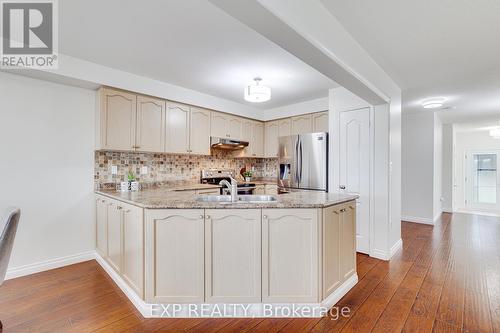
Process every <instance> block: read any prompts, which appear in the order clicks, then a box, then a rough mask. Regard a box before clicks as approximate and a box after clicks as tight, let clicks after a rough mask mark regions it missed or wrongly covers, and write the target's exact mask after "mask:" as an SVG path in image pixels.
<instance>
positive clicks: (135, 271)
mask: <svg viewBox="0 0 500 333" xmlns="http://www.w3.org/2000/svg"><path fill="white" fill-rule="evenodd" d="M121 206H122V207H123V209H122V210H123V225H122V231H123V252H122V258H123V259H122V263H123V266H122V276H123V278H124V279H125V281H126V282H127V283H128V284H129V285H130V286H131V287H132V289H134V291H135V292H136V293H137V294H138V295H139V296H140V297H141V298H142V297H143V296H144V242H143V239H144V228H143V219H142V212H143V211H142V209H141V208H139V207H136V206H132V205H121Z"/></svg>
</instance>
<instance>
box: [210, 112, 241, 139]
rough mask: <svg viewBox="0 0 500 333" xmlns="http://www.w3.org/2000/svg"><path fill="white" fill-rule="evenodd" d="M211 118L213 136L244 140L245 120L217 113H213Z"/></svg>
mask: <svg viewBox="0 0 500 333" xmlns="http://www.w3.org/2000/svg"><path fill="white" fill-rule="evenodd" d="M211 118H212V124H211V130H210V133H211V136H215V137H218V138H228V139H229V138H231V139H242V138H243V122H244V119H243V118H241V117H235V116H231V115H228V114H225V113H222V112H216V111H212V116H211Z"/></svg>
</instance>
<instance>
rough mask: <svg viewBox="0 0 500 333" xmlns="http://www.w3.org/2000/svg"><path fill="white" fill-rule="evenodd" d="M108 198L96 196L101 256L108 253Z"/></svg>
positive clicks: (97, 236)
mask: <svg viewBox="0 0 500 333" xmlns="http://www.w3.org/2000/svg"><path fill="white" fill-rule="evenodd" d="M108 204H109V202H108V200H107V199H105V198H104V197H101V196H97V197H96V250H97V252H98V253H99V254H100V255H101V257H103V258H104V257H106V256H107V255H108Z"/></svg>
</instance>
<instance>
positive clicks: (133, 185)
mask: <svg viewBox="0 0 500 333" xmlns="http://www.w3.org/2000/svg"><path fill="white" fill-rule="evenodd" d="M127 181H128V191H138V190H139V182H138V181H137V180H136V178H135V175H134V173H133V172H132V171H129V172H128V173H127Z"/></svg>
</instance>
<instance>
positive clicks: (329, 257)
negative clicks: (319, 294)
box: [322, 202, 356, 298]
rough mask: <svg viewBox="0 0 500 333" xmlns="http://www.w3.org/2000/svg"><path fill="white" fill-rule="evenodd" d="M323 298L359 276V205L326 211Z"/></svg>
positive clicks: (352, 204) (340, 206)
mask: <svg viewBox="0 0 500 333" xmlns="http://www.w3.org/2000/svg"><path fill="white" fill-rule="evenodd" d="M322 235H323V263H322V264H323V270H322V271H323V277H322V278H323V298H325V297H328V295H330V294H331V293H332V292H334V291H335V290H336V289H337V288H338V287H339V286H340V285H341V284H342V283H343V282H345V281H346V280H347V279H349V278H350V277H351V276H352V275H353V274H355V273H356V203H355V202H348V203H346V204H341V205H336V206H331V207H328V208H325V209H323V232H322Z"/></svg>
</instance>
